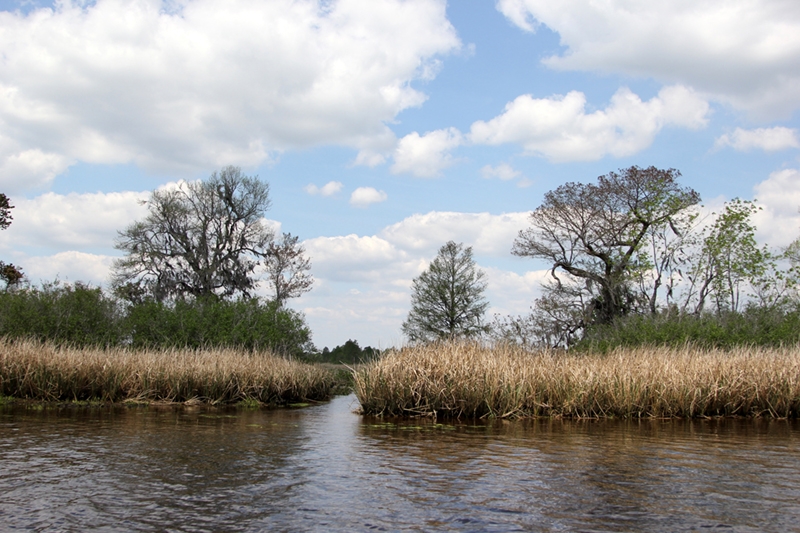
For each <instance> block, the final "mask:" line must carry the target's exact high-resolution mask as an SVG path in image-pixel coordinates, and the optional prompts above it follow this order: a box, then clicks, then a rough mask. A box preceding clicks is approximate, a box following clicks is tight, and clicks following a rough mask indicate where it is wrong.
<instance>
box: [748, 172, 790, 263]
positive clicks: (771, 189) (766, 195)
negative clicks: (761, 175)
mask: <svg viewBox="0 0 800 533" xmlns="http://www.w3.org/2000/svg"><path fill="white" fill-rule="evenodd" d="M753 193H754V197H755V198H756V199H757V200H758V205H759V206H761V207H762V210H761V211H758V212H757V213H756V214H755V215H754V217H753V219H754V222H755V224H756V227H757V228H758V239H759V241H761V242H766V243H769V244H770V245H771V246H777V247H781V246H787V245H788V244H789V243H791V242H792V241H793V240H795V239H796V238H798V237H800V170H797V169H785V170H778V171H776V172H773V173H772V174H770V175H769V178H767V179H766V180H764V181H762V182H761V183H759V184H758V185H756V186H755V187H754V188H753Z"/></svg>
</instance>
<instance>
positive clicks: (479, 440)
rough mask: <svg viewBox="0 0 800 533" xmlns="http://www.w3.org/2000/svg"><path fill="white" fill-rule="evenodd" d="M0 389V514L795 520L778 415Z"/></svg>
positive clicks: (713, 523) (0, 522)
mask: <svg viewBox="0 0 800 533" xmlns="http://www.w3.org/2000/svg"><path fill="white" fill-rule="evenodd" d="M356 407H357V403H356V401H355V399H354V397H352V396H349V397H340V398H337V399H335V400H334V401H333V402H331V403H329V404H325V405H319V406H315V407H311V408H307V409H302V410H275V411H243V410H239V411H236V410H209V409H201V408H183V409H174V408H152V407H151V408H121V407H116V408H90V409H77V408H71V409H45V410H41V411H35V410H30V409H24V408H20V407H0V495H2V497H0V529H9V530H13V529H24V530H41V531H45V530H46V531H81V530H86V529H93V530H97V531H262V530H269V531H370V530H377V531H403V530H410V531H695V530H717V529H718V530H724V531H776V532H777V531H781V532H783V531H799V530H800V446H798V438H799V437H800V425H799V424H798V423H797V422H794V421H769V420H763V421H759V420H756V421H752V420H749V421H748V420H718V421H712V420H707V421H641V422H636V421H633V422H624V421H594V422H593V421H585V422H579V421H551V420H547V421H525V422H495V423H487V424H475V423H465V424H456V425H449V424H435V423H433V422H430V421H418V420H416V421H405V422H403V421H389V420H385V419H375V418H362V417H360V416H358V415H355V414H353V412H352V411H353V410H354V409H355V408H356Z"/></svg>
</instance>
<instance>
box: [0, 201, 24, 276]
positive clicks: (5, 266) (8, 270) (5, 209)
mask: <svg viewBox="0 0 800 533" xmlns="http://www.w3.org/2000/svg"><path fill="white" fill-rule="evenodd" d="M12 209H14V206H13V205H11V200H10V199H9V198H8V196H6V195H5V194H3V193H0V230H4V229H8V227H9V226H10V225H11V221H12V220H13V219H14V217H12V216H11V210H12ZM24 278H25V274H23V273H22V269H21V268H19V267H17V266H15V265H14V264H12V263H5V262H3V261H0V279H2V280H3V282H4V283H5V284H6V289H8V288H10V287H14V286H17V285H19V283H20V282H21V281H22V280H23V279H24Z"/></svg>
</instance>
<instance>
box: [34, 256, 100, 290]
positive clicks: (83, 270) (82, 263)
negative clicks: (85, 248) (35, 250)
mask: <svg viewBox="0 0 800 533" xmlns="http://www.w3.org/2000/svg"><path fill="white" fill-rule="evenodd" d="M113 261H114V258H113V257H111V256H107V255H96V254H87V253H83V252H77V251H74V250H71V251H67V252H59V253H57V254H54V255H50V256H29V257H24V258H21V259H20V260H19V264H20V265H21V266H22V269H23V272H24V273H25V276H26V277H27V278H28V280H30V281H31V282H32V283H33V284H34V285H37V284H38V283H39V281H53V280H55V279H56V278H58V279H59V280H61V281H68V282H71V283H74V282H76V281H82V282H84V283H89V284H91V285H93V286H95V287H99V286H102V285H104V284H105V283H106V282H107V281H108V276H109V273H110V271H111V264H112V263H113Z"/></svg>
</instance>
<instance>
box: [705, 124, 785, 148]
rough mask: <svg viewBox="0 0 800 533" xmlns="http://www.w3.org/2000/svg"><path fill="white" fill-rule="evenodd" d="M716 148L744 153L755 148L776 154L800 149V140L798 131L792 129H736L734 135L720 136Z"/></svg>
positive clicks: (715, 144)
mask: <svg viewBox="0 0 800 533" xmlns="http://www.w3.org/2000/svg"><path fill="white" fill-rule="evenodd" d="M714 146H715V147H717V148H722V147H725V146H730V147H732V148H734V149H736V150H739V151H743V152H744V151H748V150H752V149H754V148H755V149H759V150H765V151H767V152H775V151H778V150H785V149H787V148H800V140H798V138H797V130H795V129H792V128H784V127H775V128H757V129H754V130H744V129H742V128H736V129H735V130H734V131H733V133H731V134H727V133H726V134H724V135H722V136H720V137H719V138H718V139H717V140H716V142H715V143H714Z"/></svg>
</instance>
